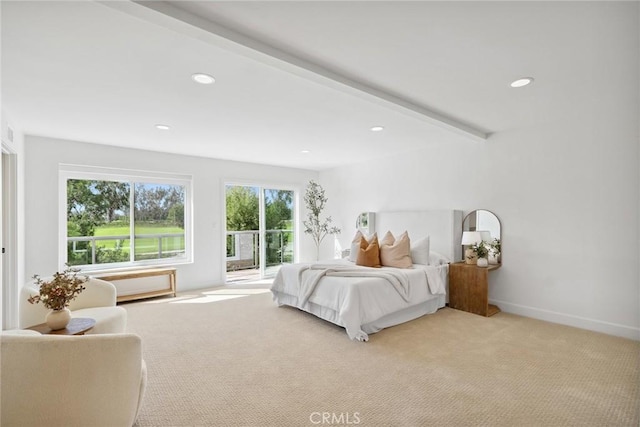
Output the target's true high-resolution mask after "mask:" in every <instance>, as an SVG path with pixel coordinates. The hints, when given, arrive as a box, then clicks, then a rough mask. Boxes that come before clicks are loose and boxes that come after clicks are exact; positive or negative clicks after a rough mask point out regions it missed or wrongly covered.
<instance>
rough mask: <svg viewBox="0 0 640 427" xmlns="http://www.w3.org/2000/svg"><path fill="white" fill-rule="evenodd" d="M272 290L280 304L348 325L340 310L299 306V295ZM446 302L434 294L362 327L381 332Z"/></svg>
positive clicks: (366, 329)
mask: <svg viewBox="0 0 640 427" xmlns="http://www.w3.org/2000/svg"><path fill="white" fill-rule="evenodd" d="M271 292H272V293H273V300H274V301H275V302H276V303H278V305H288V306H291V307H294V308H299V309H301V310H303V311H306V312H307V313H311V314H313V315H314V316H316V317H319V318H320V319H323V320H326V321H328V322H331V323H333V324H336V325H338V326H341V327H343V328H345V327H346V325H344V324H343V322H342V321H341V320H340V316H339V314H338V312H336V311H335V310H333V309H331V308H327V307H323V306H320V305H318V304H314V303H312V302H307V303H306V304H305V306H304V307H302V308H300V307H298V297H297V296H293V295H289V294H285V293H282V292H278V291H274V290H271ZM445 303H446V296H445V295H434V296H433V298H431V299H429V300H427V301H424V302H421V303H420V304H416V305H412V306H410V307H407V308H404V309H402V310H400V311H396V312H394V313H390V314H387V315H385V316H383V317H381V318H379V319H377V320H374V321H373V322H369V323H367V324H364V325H361V326H360V328H361V330H362V331H363V332H365V333H367V334H373V333H376V332H379V331H380V330H382V329H384V328H389V327H391V326H395V325H399V324H401V323H405V322H409V321H410V320H414V319H417V318H418V317H422V316H424V315H426V314H432V313H435V312H436V311H438V309H440V308H442V307H444V306H445Z"/></svg>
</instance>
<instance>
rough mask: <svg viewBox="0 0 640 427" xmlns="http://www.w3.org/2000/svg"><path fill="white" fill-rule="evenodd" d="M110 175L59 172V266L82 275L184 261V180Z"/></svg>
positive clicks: (186, 194)
mask: <svg viewBox="0 0 640 427" xmlns="http://www.w3.org/2000/svg"><path fill="white" fill-rule="evenodd" d="M115 172H116V171H111V170H106V171H105V170H103V169H95V170H94V169H92V168H85V167H68V170H62V169H61V190H62V191H61V194H63V197H62V199H63V203H62V204H63V205H64V206H65V214H64V215H62V217H63V218H65V220H66V221H64V224H63V225H62V226H61V236H62V235H63V236H64V237H63V239H61V240H62V241H63V243H64V249H63V250H62V251H61V252H62V253H61V260H62V261H63V262H64V263H67V264H69V265H72V266H78V267H81V268H82V269H88V270H90V269H96V268H101V269H103V268H105V267H107V268H111V267H121V266H129V265H150V264H165V263H167V262H168V261H170V262H171V263H177V262H188V261H190V258H191V251H190V240H191V239H190V221H189V218H190V209H189V206H190V188H191V180H190V178H189V179H187V177H177V178H176V177H171V176H168V175H166V174H157V175H154V174H152V173H144V174H141V175H142V176H138V174H136V175H135V176H131V175H126V174H123V173H115ZM125 172H127V171H125ZM62 229H64V232H63V230H62Z"/></svg>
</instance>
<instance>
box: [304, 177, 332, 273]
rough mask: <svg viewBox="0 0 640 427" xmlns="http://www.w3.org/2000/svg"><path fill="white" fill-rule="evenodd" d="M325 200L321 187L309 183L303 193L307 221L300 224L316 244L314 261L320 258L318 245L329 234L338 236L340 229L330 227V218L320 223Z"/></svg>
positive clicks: (311, 182)
mask: <svg viewBox="0 0 640 427" xmlns="http://www.w3.org/2000/svg"><path fill="white" fill-rule="evenodd" d="M327 200H328V199H327V198H326V197H325V195H324V189H323V188H322V186H321V185H320V184H318V183H317V182H315V181H313V180H311V181H309V184H307V189H306V191H305V193H304V203H305V206H306V207H307V220H306V221H302V223H303V224H304V227H305V229H304V232H305V234H311V237H312V238H313V242H314V243H315V244H316V261H317V260H318V259H319V257H320V243H322V241H323V240H324V238H325V237H327V235H329V234H340V229H339V228H338V227H335V226H332V225H331V217H330V216H328V217H326V218H325V219H324V221H322V222H321V221H320V214H321V213H322V211H323V210H324V205H325V203H327Z"/></svg>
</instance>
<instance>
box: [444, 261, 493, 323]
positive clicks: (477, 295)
mask: <svg viewBox="0 0 640 427" xmlns="http://www.w3.org/2000/svg"><path fill="white" fill-rule="evenodd" d="M501 265H502V264H495V265H489V266H488V267H478V266H477V265H475V264H472V265H471V264H465V263H464V262H456V263H454V264H449V307H451V308H455V309H458V310H463V311H468V312H469V313H475V314H479V315H480V316H486V317H489V316H493V315H494V314H496V313H498V312H499V311H500V309H499V308H498V307H497V306H495V305H493V304H489V273H490V272H491V271H494V270H497V269H498V268H500V266H501Z"/></svg>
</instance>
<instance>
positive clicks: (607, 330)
mask: <svg viewBox="0 0 640 427" xmlns="http://www.w3.org/2000/svg"><path fill="white" fill-rule="evenodd" d="M489 302H490V303H491V304H495V305H497V306H498V307H500V309H501V310H502V311H504V312H505V313H513V314H518V315H520V316H525V317H531V318H534V319H539V320H545V321H547V322H553V323H559V324H561V325H567V326H574V327H576V328H581V329H588V330H590V331H595V332H602V333H604V334H609V335H615V336H618V337H623V338H629V339H632V340H636V341H640V328H633V327H631V326H626V325H620V324H617V323H610V322H603V321H602V320H595V319H589V318H587V317H581V316H574V315H571V314H565V313H558V312H555V311H550V310H544V309H541V308H535V307H528V306H524V305H519V304H512V303H509V302H506V301H499V300H491V301H489Z"/></svg>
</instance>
